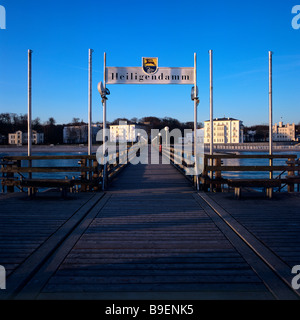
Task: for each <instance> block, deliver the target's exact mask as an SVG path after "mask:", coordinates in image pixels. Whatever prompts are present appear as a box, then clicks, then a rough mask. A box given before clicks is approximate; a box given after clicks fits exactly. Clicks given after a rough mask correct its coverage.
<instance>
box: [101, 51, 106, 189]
mask: <svg viewBox="0 0 300 320" xmlns="http://www.w3.org/2000/svg"><path fill="white" fill-rule="evenodd" d="M103 87H104V89H106V52H104V71H103ZM105 155H106V99H103V156H105ZM105 189H106V162H105V163H104V164H103V183H102V190H105Z"/></svg>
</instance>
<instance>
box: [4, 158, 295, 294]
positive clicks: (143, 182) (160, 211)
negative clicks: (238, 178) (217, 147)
mask: <svg viewBox="0 0 300 320" xmlns="http://www.w3.org/2000/svg"><path fill="white" fill-rule="evenodd" d="M227 196H228V194H227ZM231 196H232V195H231ZM39 197H40V195H38V197H37V200H33V201H25V200H24V199H23V197H22V196H20V195H13V196H10V197H7V196H2V197H0V206H1V214H0V219H2V221H3V222H4V225H1V228H2V229H1V230H2V232H3V233H1V237H0V247H1V250H3V251H1V254H0V259H1V260H0V264H2V265H4V266H5V267H6V268H8V270H9V276H8V279H7V292H4V291H3V290H2V291H1V292H0V298H4V299H5V298H9V299H11V298H16V299H24V298H25V299H191V300H193V299H194V300H197V299H276V298H277V299H297V298H298V297H299V296H298V295H297V293H295V292H293V291H292V289H291V288H290V287H289V285H288V284H287V283H286V282H285V281H284V280H283V279H281V278H280V277H278V275H277V274H276V266H275V268H274V269H272V268H271V267H270V266H269V265H267V264H266V263H265V261H263V259H262V257H261V256H259V254H257V253H256V252H255V250H254V249H255V248H253V247H250V246H249V245H248V244H247V243H246V242H245V241H244V240H243V239H242V238H241V236H240V235H239V234H238V233H237V232H236V231H235V230H234V228H232V227H231V226H230V225H229V224H228V223H227V222H226V221H225V220H224V219H223V218H222V217H221V216H220V215H219V214H218V212H217V210H214V208H213V206H211V205H210V204H209V201H208V202H207V197H202V196H201V194H200V195H199V194H198V193H197V192H196V191H195V190H194V189H193V188H192V187H191V185H190V184H189V182H188V181H187V180H186V179H185V177H184V176H182V175H181V174H180V173H179V172H178V171H177V170H176V169H175V168H174V167H173V166H172V165H161V164H160V165H159V164H158V165H137V166H134V165H130V166H129V167H128V168H126V169H125V170H124V171H123V172H122V173H121V174H120V175H119V176H117V178H116V179H115V180H114V182H113V185H112V186H111V187H110V189H109V191H108V192H106V194H104V195H102V194H96V195H95V194H93V195H92V194H86V195H84V194H80V195H76V198H75V199H73V200H69V201H68V200H65V201H64V200H63V199H59V198H57V199H54V200H53V199H47V198H46V197H44V198H42V197H41V198H40V199H39ZM214 199H215V198H214ZM87 200H90V201H88V202H87ZM91 201H93V203H92V204H91ZM226 201H227V202H226V206H227V207H226V208H227V209H228V211H229V212H231V211H230V210H231V208H230V204H229V202H230V200H229V199H227V200H226ZM269 201H270V200H269ZM240 203H241V202H239V203H238V204H237V202H236V201H234V200H233V198H232V202H231V205H233V204H234V205H239V204H240ZM219 204H223V202H222V200H220V201H219ZM277 204H278V207H280V200H278V202H277ZM253 205H255V204H253ZM245 210H246V209H245ZM20 212H21V213H20ZM75 212H77V213H78V212H80V213H78V214H77V216H76V215H75V214H74V213H75ZM252 213H253V220H252V222H251V216H250V213H249V212H248V213H247V217H246V219H245V224H246V225H247V226H248V225H249V224H250V225H252V224H254V225H255V224H256V222H255V221H256V219H257V215H258V214H261V213H258V212H256V211H255V210H253V211H252ZM234 214H238V209H237V210H236V212H235V213H234ZM278 214H279V215H280V217H281V218H280V219H279V220H282V219H284V218H283V217H282V216H281V214H282V212H279V213H278ZM293 214H295V215H296V216H297V218H295V219H294V220H293V223H295V224H298V223H299V216H300V213H299V210H298V214H297V213H295V212H293ZM291 215H292V214H291ZM20 217H21V218H20ZM72 217H73V218H72ZM70 219H73V220H70ZM262 219H263V218H262ZM70 221H71V222H72V223H71V222H70ZM25 222H26V227H24V223H25ZM267 222H269V223H270V226H269V229H268V228H267ZM67 223H69V225H67ZM236 223H237V224H243V223H244V221H241V220H238V221H236ZM257 225H258V224H257ZM271 225H274V226H276V225H279V223H273V222H272V221H271V220H270V217H269V216H268V217H266V220H265V224H264V225H263V226H264V227H263V228H265V230H267V231H268V230H269V231H270V230H273V229H272V226H271ZM235 226H236V227H237V225H235ZM67 227H68V228H69V229H68V230H67ZM289 227H291V228H292V229H291V230H293V232H295V233H296V232H297V230H299V229H298V228H299V225H297V226H296V225H295V226H293V225H292V224H291V225H289V224H288V223H287V224H286V228H287V230H289V229H288V228H289ZM15 228H16V229H15ZM237 229H238V227H237ZM294 229H295V230H294ZM11 230H12V232H10V231H11ZM13 230H16V232H15V233H17V230H19V231H20V233H19V234H18V235H15V234H14V231H13ZM249 231H250V232H252V229H251V228H250V229H249ZM278 234H280V230H278ZM298 234H299V233H298ZM254 235H255V236H258V237H260V236H261V234H259V233H257V232H256V229H255V228H254V229H253V235H252V234H250V235H249V237H251V236H254ZM266 236H267V237H269V236H270V233H266ZM295 237H296V238H297V236H296V234H295ZM298 237H299V236H298ZM280 239H283V242H282V245H283V248H284V249H283V251H284V252H285V253H286V255H287V256H290V257H291V260H290V261H288V265H289V266H292V264H293V263H296V262H297V259H298V256H299V254H297V252H298V250H297V248H296V245H290V244H289V238H286V237H281V236H277V241H280ZM297 239H298V238H297ZM250 240H251V239H250ZM7 245H8V246H7ZM256 245H257V244H255V243H254V246H256ZM262 245H263V248H260V249H261V250H262V249H264V248H265V246H266V247H267V246H269V244H268V243H267V242H265V243H263V244H262ZM278 245H279V244H278V243H277V244H276V245H275V247H276V246H278ZM43 246H44V250H42V249H43ZM270 247H272V246H271V244H270ZM275 247H274V248H275ZM47 250H48V251H49V252H48V255H47V254H46V251H47ZM271 250H272V248H271ZM262 251H263V250H262ZM272 258H273V257H272ZM271 261H273V260H272V259H271ZM284 263H285V262H284ZM298 264H299V263H298ZM24 271H25V272H24Z"/></svg>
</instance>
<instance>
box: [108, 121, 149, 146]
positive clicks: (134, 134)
mask: <svg viewBox="0 0 300 320" xmlns="http://www.w3.org/2000/svg"><path fill="white" fill-rule="evenodd" d="M109 131H110V142H136V141H137V140H138V137H139V136H141V137H143V138H144V139H147V132H146V127H145V126H144V125H140V124H127V122H126V121H124V122H120V123H119V124H118V125H110V126H109Z"/></svg>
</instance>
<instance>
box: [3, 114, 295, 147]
mask: <svg viewBox="0 0 300 320" xmlns="http://www.w3.org/2000/svg"><path fill="white" fill-rule="evenodd" d="M121 121H123V122H124V121H126V122H127V123H137V124H144V125H146V126H147V128H148V130H149V131H150V130H151V129H159V130H162V129H163V128H165V127H169V129H170V131H171V130H173V129H176V128H177V129H180V130H181V131H182V132H183V130H184V129H191V130H193V129H194V122H193V121H188V122H180V121H179V120H177V119H174V118H170V117H164V118H158V117H154V116H148V117H143V118H140V119H138V118H131V119H127V118H117V119H115V120H114V121H112V122H108V123H107V125H113V124H119V122H121ZM80 125H87V123H86V122H84V121H83V120H80V119H79V118H76V117H74V118H73V119H72V121H71V122H69V123H66V124H57V123H56V120H55V119H54V118H53V117H50V118H49V119H48V120H47V121H45V122H43V123H42V122H41V119H40V118H35V119H33V120H32V129H33V130H36V131H37V132H41V133H44V141H45V143H46V144H62V143H63V128H64V127H65V126H80ZM197 127H198V129H199V128H203V123H201V122H199V123H198V125H197ZM18 130H21V131H22V132H27V114H19V115H18V114H15V113H1V114H0V135H2V136H5V137H6V138H7V136H8V134H9V133H14V132H16V131H18ZM249 131H255V135H254V140H255V141H261V142H264V141H268V137H269V126H268V125H255V126H249V127H247V126H244V134H245V135H246V134H247V133H248V132H249ZM299 133H300V122H299V123H298V124H297V125H296V134H299Z"/></svg>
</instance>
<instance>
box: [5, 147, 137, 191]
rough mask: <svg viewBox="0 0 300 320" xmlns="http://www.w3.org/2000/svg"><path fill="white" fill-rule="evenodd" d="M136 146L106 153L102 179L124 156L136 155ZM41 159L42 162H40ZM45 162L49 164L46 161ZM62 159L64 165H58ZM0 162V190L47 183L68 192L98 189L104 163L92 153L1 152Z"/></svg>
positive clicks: (115, 169)
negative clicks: (22, 153) (43, 153)
mask: <svg viewBox="0 0 300 320" xmlns="http://www.w3.org/2000/svg"><path fill="white" fill-rule="evenodd" d="M137 149H138V146H137V147H136V148H130V149H129V148H128V149H126V150H122V151H118V152H116V153H111V154H109V155H107V157H108V158H107V160H108V161H107V162H108V163H107V165H106V181H108V182H109V181H110V180H112V179H113V178H114V176H115V175H116V174H117V173H118V172H120V171H121V169H122V168H123V167H124V166H125V165H126V164H127V163H128V161H127V160H128V159H129V161H130V159H132V158H133V157H135V156H136V151H137ZM43 162H44V164H45V163H46V165H44V166H42V165H43ZM49 162H51V166H48V165H47V163H49ZM62 162H63V163H64V164H65V163H67V165H63V166H62V165H61V163H62ZM56 163H57V166H56V165H55V164H56ZM100 163H101V162H100ZM0 164H1V171H0V172H1V177H0V178H1V186H2V192H14V191H15V190H20V191H21V192H22V191H28V189H32V190H33V191H34V192H35V191H37V190H38V189H39V188H47V187H49V188H50V187H57V188H60V189H63V190H68V191H71V192H77V191H81V192H85V191H98V190H101V189H102V183H103V172H104V170H103V169H104V165H103V164H101V165H100V164H99V163H98V161H97V158H96V155H95V154H94V155H35V156H5V157H3V158H2V159H1V160H0ZM53 164H54V166H52V165H53ZM59 176H60V177H59Z"/></svg>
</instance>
